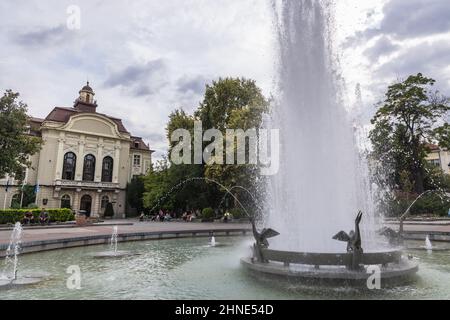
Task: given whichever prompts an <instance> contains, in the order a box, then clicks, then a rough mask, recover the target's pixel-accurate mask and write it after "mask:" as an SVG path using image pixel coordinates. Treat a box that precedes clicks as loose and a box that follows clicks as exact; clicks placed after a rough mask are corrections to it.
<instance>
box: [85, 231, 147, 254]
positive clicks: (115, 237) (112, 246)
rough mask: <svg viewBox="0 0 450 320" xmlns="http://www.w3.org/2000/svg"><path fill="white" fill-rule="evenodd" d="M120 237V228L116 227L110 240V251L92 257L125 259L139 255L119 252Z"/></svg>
mask: <svg viewBox="0 0 450 320" xmlns="http://www.w3.org/2000/svg"><path fill="white" fill-rule="evenodd" d="M118 237H119V228H118V227H117V226H114V227H113V229H112V234H111V239H110V240H109V251H101V252H96V253H94V254H93V255H92V256H93V257H94V258H123V257H130V256H136V255H139V253H137V252H131V251H119V250H117V241H118Z"/></svg>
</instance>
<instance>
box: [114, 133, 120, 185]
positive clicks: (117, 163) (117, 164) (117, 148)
mask: <svg viewBox="0 0 450 320" xmlns="http://www.w3.org/2000/svg"><path fill="white" fill-rule="evenodd" d="M121 148H122V147H121V146H120V141H117V142H116V145H115V146H114V167H113V183H119V168H120V149H121Z"/></svg>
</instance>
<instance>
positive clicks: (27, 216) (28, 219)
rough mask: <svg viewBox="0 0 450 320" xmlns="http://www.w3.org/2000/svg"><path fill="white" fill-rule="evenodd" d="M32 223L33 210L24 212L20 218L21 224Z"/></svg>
mask: <svg viewBox="0 0 450 320" xmlns="http://www.w3.org/2000/svg"><path fill="white" fill-rule="evenodd" d="M33 223H34V215H33V212H31V211H27V212H25V214H24V216H23V220H22V224H33Z"/></svg>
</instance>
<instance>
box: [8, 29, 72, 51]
mask: <svg viewBox="0 0 450 320" xmlns="http://www.w3.org/2000/svg"><path fill="white" fill-rule="evenodd" d="M13 37H14V39H15V42H16V43H18V44H19V45H21V46H26V47H27V46H39V47H44V46H50V45H55V44H58V43H60V42H62V41H64V40H66V39H67V38H68V37H69V34H68V32H67V28H66V27H65V26H63V25H59V26H56V27H49V28H41V29H39V30H37V31H29V32H24V33H20V34H13Z"/></svg>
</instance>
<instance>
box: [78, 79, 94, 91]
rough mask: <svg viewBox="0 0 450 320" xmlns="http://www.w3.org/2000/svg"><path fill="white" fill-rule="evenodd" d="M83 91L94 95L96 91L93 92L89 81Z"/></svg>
mask: <svg viewBox="0 0 450 320" xmlns="http://www.w3.org/2000/svg"><path fill="white" fill-rule="evenodd" d="M81 91H85V92H90V93H94V90H92V88H91V87H90V86H89V81H88V82H87V83H86V85H85V86H84V87H83V88H81ZM81 91H80V92H81Z"/></svg>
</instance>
